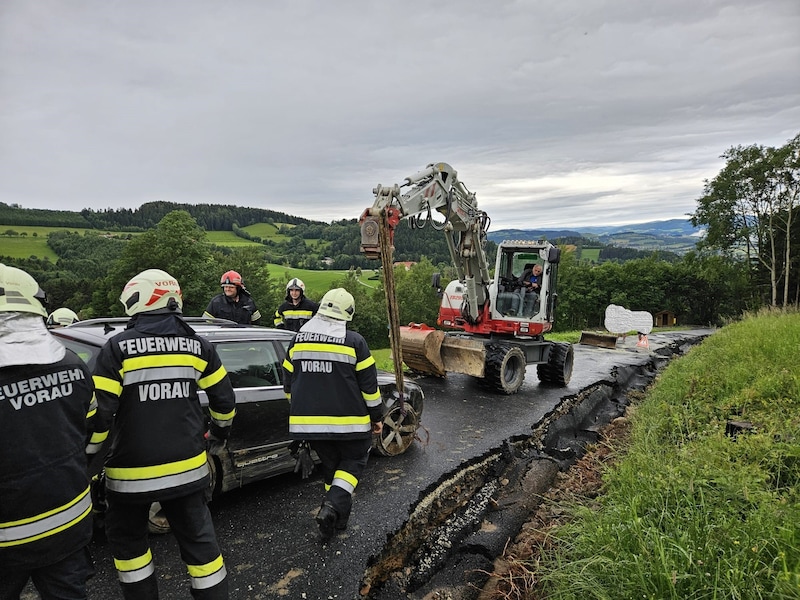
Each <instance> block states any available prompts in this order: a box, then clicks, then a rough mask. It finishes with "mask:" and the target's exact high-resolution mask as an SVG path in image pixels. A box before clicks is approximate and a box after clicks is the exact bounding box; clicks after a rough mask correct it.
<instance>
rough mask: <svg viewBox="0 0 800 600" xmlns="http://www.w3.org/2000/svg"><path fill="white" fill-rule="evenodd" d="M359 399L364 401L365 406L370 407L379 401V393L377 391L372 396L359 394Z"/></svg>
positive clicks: (363, 393) (365, 393)
mask: <svg viewBox="0 0 800 600" xmlns="http://www.w3.org/2000/svg"><path fill="white" fill-rule="evenodd" d="M361 397H362V398H364V400H366V402H367V404H369V405H370V406H372V405H373V404H374V403H375V401H377V400H380V399H381V391H380V390H378V391H376V392H374V393H372V394H368V393H367V392H361Z"/></svg>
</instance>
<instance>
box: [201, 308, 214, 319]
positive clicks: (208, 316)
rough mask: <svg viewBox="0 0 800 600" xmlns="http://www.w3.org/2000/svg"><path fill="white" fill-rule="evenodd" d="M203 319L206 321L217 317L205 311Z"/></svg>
mask: <svg viewBox="0 0 800 600" xmlns="http://www.w3.org/2000/svg"><path fill="white" fill-rule="evenodd" d="M203 318H204V319H215V318H216V317H215V316H214V315H212V314H211V313H210V312H208V311H205V310H204V311H203Z"/></svg>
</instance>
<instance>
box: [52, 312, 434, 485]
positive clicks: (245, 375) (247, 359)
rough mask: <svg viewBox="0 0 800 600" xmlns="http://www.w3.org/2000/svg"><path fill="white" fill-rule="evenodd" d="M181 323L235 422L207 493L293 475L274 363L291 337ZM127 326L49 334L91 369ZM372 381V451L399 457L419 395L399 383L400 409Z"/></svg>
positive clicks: (117, 323) (100, 323)
mask: <svg viewBox="0 0 800 600" xmlns="http://www.w3.org/2000/svg"><path fill="white" fill-rule="evenodd" d="M186 321H187V322H188V323H189V324H190V325H191V327H192V328H193V329H194V330H195V331H196V332H197V334H198V335H201V336H203V337H205V338H207V339H208V340H210V341H211V342H212V343H213V344H214V346H215V347H216V349H217V352H218V354H219V356H220V358H221V359H222V364H223V365H225V369H226V370H227V371H228V375H229V376H230V379H231V382H232V383H233V387H234V388H235V391H236V417H235V419H234V421H233V426H232V428H231V435H230V438H229V439H228V444H227V448H226V449H225V451H224V452H223V453H222V454H221V455H220V456H210V455H209V467H210V470H211V474H212V482H211V485H212V487H211V491H212V494H213V495H217V494H220V493H223V492H226V491H228V490H231V489H234V488H237V487H240V486H242V485H245V484H246V483H250V482H252V481H257V480H261V479H265V478H267V477H272V476H275V475H280V474H282V473H286V472H291V471H293V470H294V468H295V459H294V458H293V457H292V455H291V453H290V451H289V444H290V443H291V440H290V439H289V402H288V401H287V399H286V396H285V395H284V392H283V381H282V379H283V368H282V364H283V359H284V357H285V356H286V349H287V347H288V346H289V342H291V340H292V337H293V336H294V333H292V332H290V331H285V330H281V329H272V328H268V327H258V326H242V325H237V324H236V323H233V322H231V321H227V320H224V319H204V318H200V317H197V318H192V317H188V318H186ZM127 322H128V319H127V318H106V319H90V320H87V321H80V322H78V323H75V324H73V325H70V326H68V327H61V328H58V329H53V330H51V333H52V334H53V335H55V336H56V337H57V338H58V339H59V340H60V341H61V342H62V343H63V344H64V345H65V346H66V347H68V348H70V349H71V350H73V351H75V353H77V354H78V356H80V357H81V358H82V359H83V360H84V361H85V362H86V363H87V364H88V365H89V368H91V369H93V368H94V363H95V360H96V359H97V355H98V353H99V352H100V348H102V346H103V345H104V344H105V343H106V341H107V340H108V339H109V338H111V337H112V336H114V335H115V334H117V333H119V332H121V331H123V330H124V329H125V326H126V324H127ZM378 383H379V386H380V391H381V397H382V399H383V412H384V417H383V433H382V434H380V435H376V436H375V439H374V440H373V451H377V452H378V453H380V454H382V455H385V456H393V455H397V454H402V453H403V452H405V451H406V450H407V449H408V448H409V446H410V445H411V444H412V443H413V441H414V439H415V438H416V434H417V429H418V428H419V426H420V419H421V417H422V409H423V403H424V394H423V393H422V389H420V387H419V386H418V385H417V384H415V383H414V382H411V381H407V382H405V386H404V387H405V402H403V403H402V406H401V403H400V402H399V394H398V392H397V385H396V380H395V376H394V375H393V374H391V373H387V372H385V371H378ZM200 400H201V403H202V404H203V405H204V406H205V405H207V403H208V401H207V399H206V397H205V393H204V392H200Z"/></svg>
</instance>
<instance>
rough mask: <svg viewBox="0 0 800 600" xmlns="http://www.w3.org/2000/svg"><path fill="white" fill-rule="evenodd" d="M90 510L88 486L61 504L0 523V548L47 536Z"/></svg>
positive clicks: (70, 524)
mask: <svg viewBox="0 0 800 600" xmlns="http://www.w3.org/2000/svg"><path fill="white" fill-rule="evenodd" d="M91 511H92V497H91V494H90V487H88V486H87V487H86V489H85V490H84V491H82V492H81V493H80V494H78V496H76V497H75V498H73V499H72V500H70V501H69V502H67V503H66V504H64V505H62V506H58V507H56V508H54V509H52V510H49V511H47V512H43V513H41V514H38V515H34V516H32V517H26V518H25V519H20V520H18V521H9V522H7V523H0V548H6V547H9V546H19V545H20V544H27V543H30V542H34V541H36V540H40V539H42V538H45V537H49V536H51V535H54V534H56V533H59V532H61V531H64V530H65V529H68V528H70V527H72V526H73V525H74V524H75V523H78V522H80V521H81V520H83V519H84V518H85V517H86V516H87V515H88V514H89V513H90V512H91Z"/></svg>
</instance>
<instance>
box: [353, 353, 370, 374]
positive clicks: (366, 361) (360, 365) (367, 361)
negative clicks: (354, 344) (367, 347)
mask: <svg viewBox="0 0 800 600" xmlns="http://www.w3.org/2000/svg"><path fill="white" fill-rule="evenodd" d="M374 364H375V359H374V358H372V354H370V355H369V357H368V358H365V359H364V360H362V361H361V362H358V363H356V371H363V370H364V369H366V368H367V367H371V366H372V365H374Z"/></svg>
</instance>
